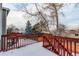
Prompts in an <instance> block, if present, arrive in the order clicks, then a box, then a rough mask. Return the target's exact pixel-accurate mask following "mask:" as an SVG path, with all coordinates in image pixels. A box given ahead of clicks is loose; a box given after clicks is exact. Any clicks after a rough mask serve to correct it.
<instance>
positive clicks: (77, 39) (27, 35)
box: [2, 33, 79, 42]
mask: <svg viewBox="0 0 79 59" xmlns="http://www.w3.org/2000/svg"><path fill="white" fill-rule="evenodd" d="M32 36H33V37H36V36H41V37H42V36H46V37H48V38H49V37H50V38H58V39H63V40H68V41H74V42H79V38H70V37H62V36H53V35H52V34H49V33H40V34H22V33H9V34H4V35H2V37H32Z"/></svg>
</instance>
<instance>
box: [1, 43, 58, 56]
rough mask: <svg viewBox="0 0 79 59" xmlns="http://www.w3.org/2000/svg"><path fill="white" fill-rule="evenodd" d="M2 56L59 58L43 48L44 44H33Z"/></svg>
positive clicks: (2, 53) (4, 53)
mask: <svg viewBox="0 0 79 59" xmlns="http://www.w3.org/2000/svg"><path fill="white" fill-rule="evenodd" d="M0 56H57V55H56V54H55V53H53V52H50V51H49V50H47V49H45V48H44V47H42V42H39V43H35V44H31V45H28V46H25V47H22V48H19V49H14V50H10V51H7V52H1V53H0Z"/></svg>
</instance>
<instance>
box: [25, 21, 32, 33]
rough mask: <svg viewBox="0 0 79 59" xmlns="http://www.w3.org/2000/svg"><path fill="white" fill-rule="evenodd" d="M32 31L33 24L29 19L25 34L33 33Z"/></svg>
mask: <svg viewBox="0 0 79 59" xmlns="http://www.w3.org/2000/svg"><path fill="white" fill-rule="evenodd" d="M31 33H32V26H31V23H30V21H27V24H26V28H25V34H31Z"/></svg>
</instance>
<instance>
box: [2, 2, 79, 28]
mask: <svg viewBox="0 0 79 59" xmlns="http://www.w3.org/2000/svg"><path fill="white" fill-rule="evenodd" d="M3 6H5V7H8V8H9V9H10V13H9V15H8V17H7V25H9V24H15V25H16V26H19V27H25V23H26V20H25V19H24V18H23V12H21V11H14V10H16V9H15V7H14V6H13V4H12V3H9V4H8V3H7V4H6V3H4V4H3ZM63 13H64V14H65V17H62V16H61V15H60V20H59V21H60V23H63V24H65V25H66V26H68V27H72V28H75V27H79V7H76V8H75V7H74V4H72V5H68V6H65V7H64V8H63ZM34 22H35V21H33V20H32V22H31V23H32V24H33V23H34Z"/></svg>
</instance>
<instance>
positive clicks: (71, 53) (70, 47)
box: [70, 41, 72, 54]
mask: <svg viewBox="0 0 79 59" xmlns="http://www.w3.org/2000/svg"><path fill="white" fill-rule="evenodd" d="M70 53H71V54H72V41H70Z"/></svg>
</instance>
